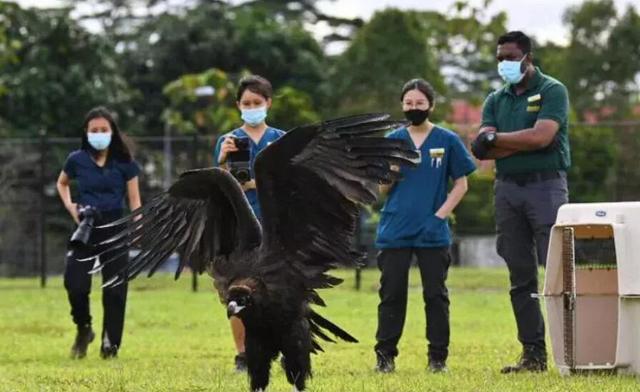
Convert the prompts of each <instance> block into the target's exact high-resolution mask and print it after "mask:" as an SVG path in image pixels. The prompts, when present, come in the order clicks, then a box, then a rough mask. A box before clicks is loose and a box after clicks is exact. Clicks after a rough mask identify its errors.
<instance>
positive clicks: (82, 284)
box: [64, 211, 129, 347]
mask: <svg viewBox="0 0 640 392" xmlns="http://www.w3.org/2000/svg"><path fill="white" fill-rule="evenodd" d="M102 215H103V216H102V217H101V218H100V219H99V220H96V223H95V225H96V226H97V225H100V224H102V223H107V222H111V221H113V220H115V219H117V218H119V217H121V216H122V212H121V211H113V212H108V213H103V214H102ZM116 232H117V229H116V230H114V229H94V230H93V231H92V233H91V237H90V239H89V242H90V243H91V244H92V245H95V244H98V243H100V242H101V241H103V240H105V239H107V238H109V237H110V236H113V235H114V234H115V233H116ZM99 251H100V247H98V248H93V249H83V250H79V251H73V252H72V251H68V253H67V260H66V265H65V270H64V287H65V289H67V295H68V298H69V303H70V304H71V316H72V317H73V322H74V323H75V324H76V325H77V326H78V327H82V326H86V325H90V324H91V313H90V311H89V294H90V292H91V275H90V274H89V271H90V270H91V269H92V268H93V264H94V260H88V261H78V259H82V258H85V257H88V256H90V255H92V254H95V253H97V252H99ZM115 253H117V252H115ZM112 255H114V253H113V252H108V253H106V254H104V255H102V256H100V259H101V261H107V260H109V258H110V257H111V256H112ZM128 260H129V258H128V255H124V256H121V257H119V258H117V259H116V260H114V261H112V262H110V263H109V264H107V265H105V267H104V269H103V270H102V281H103V283H104V282H106V281H108V280H109V279H111V278H112V277H113V276H115V274H116V273H117V272H119V271H120V270H121V269H123V268H125V267H126V265H127V262H128ZM126 304H127V284H126V283H124V284H121V285H118V286H116V287H109V288H104V289H102V307H103V308H104V317H103V323H102V344H103V346H116V347H120V344H121V341H122V330H123V328H124V313H125V308H126Z"/></svg>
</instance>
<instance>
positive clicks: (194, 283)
mask: <svg viewBox="0 0 640 392" xmlns="http://www.w3.org/2000/svg"><path fill="white" fill-rule="evenodd" d="M199 142H200V141H199V140H198V134H197V133H196V134H194V135H193V139H192V141H191V143H192V144H191V168H192V169H196V168H198V166H199V159H198V143H199ZM191 290H192V291H193V292H194V293H195V292H197V291H198V271H196V270H195V268H193V265H192V266H191Z"/></svg>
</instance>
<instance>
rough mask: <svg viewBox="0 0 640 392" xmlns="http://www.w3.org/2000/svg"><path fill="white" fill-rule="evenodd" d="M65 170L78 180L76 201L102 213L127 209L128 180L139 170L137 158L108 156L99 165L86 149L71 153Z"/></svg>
mask: <svg viewBox="0 0 640 392" xmlns="http://www.w3.org/2000/svg"><path fill="white" fill-rule="evenodd" d="M62 170H63V171H64V172H65V173H66V174H67V176H68V177H69V178H71V179H74V180H77V181H78V200H76V202H77V203H78V204H80V205H83V206H92V207H95V208H97V209H98V210H99V211H103V212H104V211H115V210H122V209H124V207H125V205H124V195H125V194H126V192H127V181H129V180H131V179H132V178H134V177H136V176H137V175H138V174H139V173H140V168H139V167H138V164H137V163H136V162H135V161H130V162H123V161H119V160H116V159H111V158H109V159H107V162H106V163H105V165H104V166H103V167H100V166H98V165H97V164H96V162H95V161H94V160H93V158H92V157H91V155H90V153H89V152H88V151H86V150H76V151H73V152H72V153H71V154H69V156H68V157H67V160H66V162H65V163H64V167H63V169H62Z"/></svg>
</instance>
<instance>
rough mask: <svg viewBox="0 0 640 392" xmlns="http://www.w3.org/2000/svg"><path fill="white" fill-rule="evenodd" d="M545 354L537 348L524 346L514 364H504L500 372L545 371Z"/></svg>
mask: <svg viewBox="0 0 640 392" xmlns="http://www.w3.org/2000/svg"><path fill="white" fill-rule="evenodd" d="M546 371H547V354H546V353H545V352H544V351H540V350H538V349H531V348H525V349H524V351H523V352H522V355H521V356H520V360H519V361H518V363H516V364H515V365H510V366H505V367H503V368H502V370H500V373H502V374H507V373H520V372H546Z"/></svg>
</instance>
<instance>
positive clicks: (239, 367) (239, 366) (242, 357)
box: [234, 353, 247, 373]
mask: <svg viewBox="0 0 640 392" xmlns="http://www.w3.org/2000/svg"><path fill="white" fill-rule="evenodd" d="M234 362H235V366H236V372H239V373H240V372H246V371H247V355H246V354H245V353H240V354H238V355H236V357H235V359H234Z"/></svg>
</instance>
